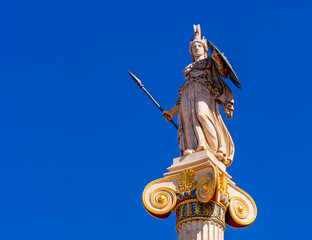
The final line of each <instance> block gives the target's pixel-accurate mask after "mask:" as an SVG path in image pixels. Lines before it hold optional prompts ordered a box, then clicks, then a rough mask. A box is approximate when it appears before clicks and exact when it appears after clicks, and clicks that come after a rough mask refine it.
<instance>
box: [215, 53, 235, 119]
mask: <svg viewBox="0 0 312 240" xmlns="http://www.w3.org/2000/svg"><path fill="white" fill-rule="evenodd" d="M211 58H212V59H213V61H214V62H215V63H216V66H217V71H218V73H219V74H220V75H222V76H223V77H225V78H229V77H230V74H231V72H230V70H229V69H228V68H227V67H226V66H225V65H224V64H223V62H222V60H221V56H220V54H219V53H217V52H213V53H212V54H211ZM219 78H220V77H219ZM220 80H221V82H222V83H223V84H222V85H223V94H222V95H221V96H220V97H218V100H219V101H220V103H221V105H222V106H223V110H224V112H225V113H226V118H232V116H233V111H234V99H233V94H232V91H231V90H230V88H229V87H228V86H227V84H226V83H224V82H223V80H222V79H220Z"/></svg>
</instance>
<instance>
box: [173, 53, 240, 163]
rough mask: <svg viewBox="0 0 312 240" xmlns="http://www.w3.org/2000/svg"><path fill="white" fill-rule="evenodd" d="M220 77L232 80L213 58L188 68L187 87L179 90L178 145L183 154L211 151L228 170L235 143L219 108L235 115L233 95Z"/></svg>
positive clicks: (192, 64) (200, 61) (184, 86)
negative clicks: (233, 112) (221, 107)
mask: <svg viewBox="0 0 312 240" xmlns="http://www.w3.org/2000/svg"><path fill="white" fill-rule="evenodd" d="M220 74H221V75H223V76H224V77H228V75H229V73H228V70H227V69H226V68H222V67H219V68H218V67H217V64H216V63H215V61H214V60H213V59H212V58H210V57H209V58H206V59H202V60H199V61H197V62H193V63H191V64H190V65H188V66H187V67H186V68H185V69H184V71H183V75H184V77H185V83H184V84H183V85H182V86H181V87H180V89H179V99H178V101H177V106H178V123H179V130H178V144H179V147H180V150H181V154H184V155H185V154H191V153H193V152H198V151H201V150H205V149H206V150H209V151H210V152H212V153H213V154H214V155H215V156H216V157H217V158H218V159H219V160H220V161H222V162H223V163H224V164H225V165H226V166H229V165H230V164H231V163H232V160H233V156H234V143H233V141H232V138H231V136H230V134H229V132H228V130H227V128H226V126H225V124H224V122H223V120H222V118H221V115H220V112H219V106H218V105H219V104H220V105H222V106H223V108H224V111H225V112H227V113H228V112H229V111H233V104H234V100H233V95H232V92H231V90H230V88H229V87H228V86H227V85H226V83H225V82H224V81H223V79H222V78H221V77H220Z"/></svg>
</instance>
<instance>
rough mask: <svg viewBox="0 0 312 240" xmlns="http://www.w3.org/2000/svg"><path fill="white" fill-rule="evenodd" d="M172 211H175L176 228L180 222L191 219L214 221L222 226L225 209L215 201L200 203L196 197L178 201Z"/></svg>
mask: <svg viewBox="0 0 312 240" xmlns="http://www.w3.org/2000/svg"><path fill="white" fill-rule="evenodd" d="M174 211H175V213H176V229H177V228H178V227H179V226H180V225H181V224H182V223H184V222H188V221H193V220H203V221H204V220H210V221H214V222H216V223H218V224H221V225H222V226H223V228H224V220H225V219H224V217H225V209H224V207H223V206H221V205H219V204H217V203H215V202H212V201H211V202H208V203H202V202H200V201H198V200H196V199H190V200H186V201H184V202H181V203H179V204H178V205H177V207H176V208H175V210H174Z"/></svg>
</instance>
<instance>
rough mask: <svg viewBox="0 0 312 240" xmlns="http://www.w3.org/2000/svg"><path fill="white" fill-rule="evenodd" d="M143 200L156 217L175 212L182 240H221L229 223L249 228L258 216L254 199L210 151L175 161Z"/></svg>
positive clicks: (146, 192) (177, 227)
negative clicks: (237, 184)
mask: <svg viewBox="0 0 312 240" xmlns="http://www.w3.org/2000/svg"><path fill="white" fill-rule="evenodd" d="M142 201H143V205H144V208H145V209H146V211H147V212H148V213H149V214H151V215H152V216H153V217H156V218H160V219H163V218H166V217H168V216H169V215H170V213H171V211H172V210H173V211H174V213H175V214H176V231H177V238H178V240H221V239H223V236H224V230H225V223H226V224H227V225H229V226H231V227H235V228H242V227H247V226H249V225H250V224H251V223H252V222H253V221H254V219H255V218H256V214H257V208H256V205H255V203H254V201H253V199H252V198H251V197H250V196H249V195H248V194H247V193H246V192H244V191H243V190H241V189H240V188H238V187H237V186H236V185H235V183H234V182H233V181H232V180H231V176H230V175H229V174H228V173H227V172H226V167H225V165H224V164H223V163H221V162H220V161H218V159H216V158H215V157H214V156H213V154H211V153H210V152H209V151H201V152H198V153H194V154H191V155H188V156H183V157H179V158H175V159H173V164H172V165H171V166H170V167H169V168H168V172H167V173H165V174H164V177H163V178H160V179H157V180H155V181H153V182H151V183H149V184H148V185H147V186H146V187H145V189H144V192H143V195H142Z"/></svg>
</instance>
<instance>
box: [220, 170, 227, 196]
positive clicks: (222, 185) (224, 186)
mask: <svg viewBox="0 0 312 240" xmlns="http://www.w3.org/2000/svg"><path fill="white" fill-rule="evenodd" d="M219 179H220V181H219V192H220V193H221V194H222V195H223V196H224V197H226V198H229V192H228V190H227V187H228V183H229V179H228V177H227V176H226V175H225V174H224V173H220V177H219Z"/></svg>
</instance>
